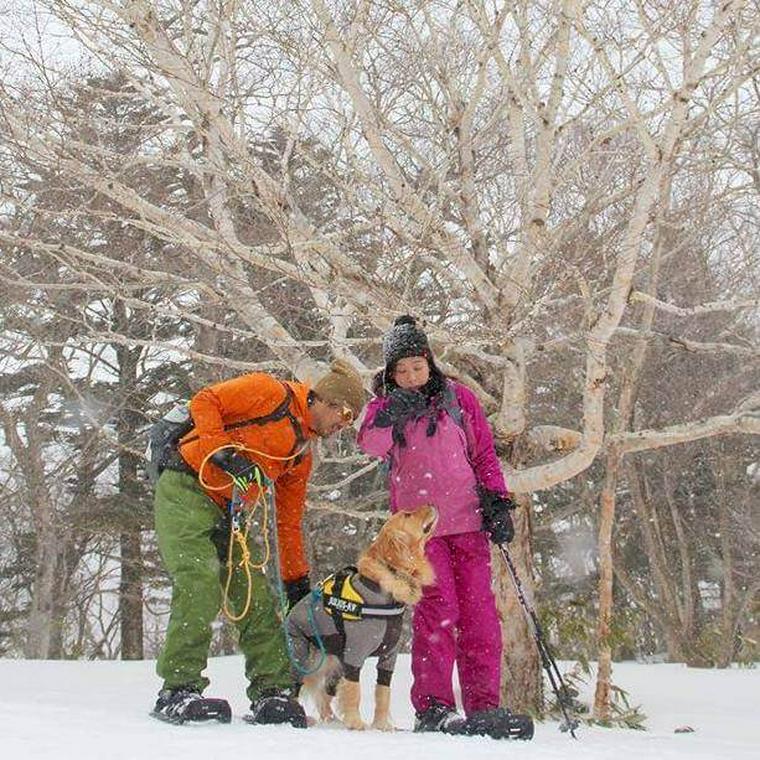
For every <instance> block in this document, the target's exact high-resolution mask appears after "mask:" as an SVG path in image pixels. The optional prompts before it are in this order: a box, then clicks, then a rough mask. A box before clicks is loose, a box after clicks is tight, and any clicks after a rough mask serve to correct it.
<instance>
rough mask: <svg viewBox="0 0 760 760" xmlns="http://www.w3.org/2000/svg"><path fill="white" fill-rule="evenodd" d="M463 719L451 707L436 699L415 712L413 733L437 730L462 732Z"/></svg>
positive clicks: (444, 732) (448, 732)
mask: <svg viewBox="0 0 760 760" xmlns="http://www.w3.org/2000/svg"><path fill="white" fill-rule="evenodd" d="M464 726H465V719H464V718H463V717H462V716H461V715H460V714H459V713H458V712H457V711H456V710H454V709H453V708H452V707H449V706H448V705H445V704H444V703H443V702H439V701H438V700H437V699H433V700H431V701H430V704H429V705H428V706H427V707H426V708H425V709H424V710H421V711H420V712H418V713H417V715H416V717H415V721H414V731H415V733H427V732H429V731H439V732H440V733H443V734H463V733H464Z"/></svg>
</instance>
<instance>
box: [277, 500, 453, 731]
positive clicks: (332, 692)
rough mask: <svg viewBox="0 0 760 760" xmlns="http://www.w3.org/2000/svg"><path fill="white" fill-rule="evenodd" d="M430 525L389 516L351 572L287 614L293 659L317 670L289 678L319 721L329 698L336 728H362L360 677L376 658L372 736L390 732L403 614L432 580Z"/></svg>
mask: <svg viewBox="0 0 760 760" xmlns="http://www.w3.org/2000/svg"><path fill="white" fill-rule="evenodd" d="M437 519H438V515H437V513H436V511H435V509H434V508H433V507H431V506H422V507H419V508H418V509H416V510H414V511H402V512H397V513H396V514H394V515H392V516H391V517H389V518H388V520H386V522H385V523H384V525H383V527H382V528H381V529H380V532H379V533H378V535H377V537H376V538H375V540H374V541H373V542H372V543H371V544H370V546H369V547H367V549H366V550H365V551H364V552H363V553H362V554H361V555H360V557H359V561H358V562H357V566H356V567H355V568H346V569H345V570H344V571H340V572H338V573H334V574H333V575H331V576H330V577H329V578H327V579H325V580H324V581H323V582H322V583H321V584H320V587H319V589H318V590H315V591H314V592H312V594H310V595H308V596H306V597H305V598H304V599H301V600H300V601H299V602H298V604H296V605H295V606H294V607H293V609H292V610H291V611H290V613H288V618H287V628H288V635H289V636H290V639H291V643H292V650H293V655H294V658H293V659H294V660H295V662H298V663H307V662H308V661H309V655H310V653H311V655H312V662H315V661H316V662H319V667H318V668H317V670H316V672H310V673H308V674H307V675H305V676H304V675H303V674H299V673H295V675H296V680H297V681H298V682H299V683H302V684H303V687H302V693H303V694H305V695H308V696H310V697H311V698H312V699H313V700H314V701H315V702H316V705H317V709H318V711H319V718H320V720H323V721H328V720H334V718H335V714H334V712H333V697H336V700H335V701H336V702H337V705H336V707H337V713H338V717H339V719H340V720H341V722H342V723H343V725H344V726H345V727H346V728H350V729H355V730H362V729H365V728H367V726H366V725H365V723H364V722H363V721H362V718H361V714H360V698H361V690H360V685H359V673H360V671H361V667H362V665H363V664H364V661H365V660H366V659H367V658H368V657H377V658H378V664H377V685H376V687H375V713H374V719H373V721H372V728H375V729H379V730H381V731H392V730H393V724H392V722H391V717H390V681H391V675H392V673H393V668H394V666H395V662H396V654H397V653H398V645H399V640H400V635H401V622H402V617H403V613H404V610H405V609H406V607H407V606H411V605H414V604H416V603H417V602H418V601H419V600H420V598H421V597H422V587H423V586H426V585H429V584H431V583H432V582H433V580H434V577H433V569H432V567H431V566H430V563H429V562H428V560H427V558H426V557H425V544H426V542H427V540H428V539H429V538H430V536H431V535H432V534H433V531H434V529H435V524H436V521H437ZM320 643H321V645H322V650H320ZM320 651H321V654H320V653H319V652H320ZM315 653H316V660H315Z"/></svg>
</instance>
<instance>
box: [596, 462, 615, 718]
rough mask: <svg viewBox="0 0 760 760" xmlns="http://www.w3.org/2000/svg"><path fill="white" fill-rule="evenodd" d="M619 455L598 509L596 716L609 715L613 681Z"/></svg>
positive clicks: (610, 465) (610, 466) (609, 471)
mask: <svg viewBox="0 0 760 760" xmlns="http://www.w3.org/2000/svg"><path fill="white" fill-rule="evenodd" d="M619 470H620V458H619V456H618V454H617V452H616V451H615V450H614V449H612V450H610V452H609V453H608V454H607V465H606V476H605V481H604V488H603V489H602V494H601V497H600V513H599V619H598V623H597V633H596V636H597V642H598V653H599V654H598V670H597V674H596V692H595V694H594V712H593V715H594V718H595V719H596V720H609V718H610V685H611V683H612V647H611V646H610V644H609V635H610V623H611V621H612V582H613V577H614V575H613V564H612V528H613V525H614V523H615V491H616V489H617V481H618V472H619Z"/></svg>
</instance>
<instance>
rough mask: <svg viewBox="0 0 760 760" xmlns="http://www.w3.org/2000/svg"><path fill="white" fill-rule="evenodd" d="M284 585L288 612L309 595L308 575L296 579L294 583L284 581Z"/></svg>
mask: <svg viewBox="0 0 760 760" xmlns="http://www.w3.org/2000/svg"><path fill="white" fill-rule="evenodd" d="M284 585H285V596H287V597H288V612H290V611H291V610H292V609H293V607H295V606H296V604H298V602H299V601H300V600H301V599H303V598H304V597H305V596H306V595H307V594H309V593H311V583H310V582H309V576H308V575H304V576H303V577H302V578H296V579H295V580H294V581H284Z"/></svg>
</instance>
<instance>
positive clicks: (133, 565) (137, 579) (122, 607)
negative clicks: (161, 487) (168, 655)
mask: <svg viewBox="0 0 760 760" xmlns="http://www.w3.org/2000/svg"><path fill="white" fill-rule="evenodd" d="M119 544H120V547H121V581H120V582H119V619H120V620H121V659H122V660H142V659H143V656H144V653H143V586H142V569H143V563H142V547H141V546H140V531H139V530H135V531H133V532H130V533H122V534H121V536H120V537H119Z"/></svg>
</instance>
